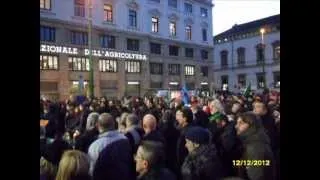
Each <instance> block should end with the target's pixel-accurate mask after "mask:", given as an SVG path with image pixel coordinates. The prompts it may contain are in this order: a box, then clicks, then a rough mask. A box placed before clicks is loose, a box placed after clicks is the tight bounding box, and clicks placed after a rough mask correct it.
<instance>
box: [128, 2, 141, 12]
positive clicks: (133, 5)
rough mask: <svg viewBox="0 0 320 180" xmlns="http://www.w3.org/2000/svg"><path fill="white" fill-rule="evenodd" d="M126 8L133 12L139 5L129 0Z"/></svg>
mask: <svg viewBox="0 0 320 180" xmlns="http://www.w3.org/2000/svg"><path fill="white" fill-rule="evenodd" d="M127 6H128V7H129V8H131V9H134V10H138V9H139V4H138V3H137V2H135V1H134V0H129V2H127Z"/></svg>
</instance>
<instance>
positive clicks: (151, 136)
mask: <svg viewBox="0 0 320 180" xmlns="http://www.w3.org/2000/svg"><path fill="white" fill-rule="evenodd" d="M142 124H143V125H142V127H143V130H144V133H145V134H144V136H143V138H142V140H143V141H144V140H149V141H158V142H161V143H162V144H163V145H164V146H165V145H166V140H165V138H164V136H163V134H162V133H161V132H160V131H159V130H158V129H157V120H156V118H155V116H154V115H152V114H146V115H145V116H144V117H143V119H142Z"/></svg>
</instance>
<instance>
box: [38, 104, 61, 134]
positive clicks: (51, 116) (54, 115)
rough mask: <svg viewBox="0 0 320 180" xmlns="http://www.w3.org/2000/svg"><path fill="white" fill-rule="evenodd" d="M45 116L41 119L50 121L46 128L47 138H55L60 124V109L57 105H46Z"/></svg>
mask: <svg viewBox="0 0 320 180" xmlns="http://www.w3.org/2000/svg"><path fill="white" fill-rule="evenodd" d="M43 112H44V113H43V115H42V116H41V117H40V119H43V120H48V124H47V126H46V127H45V128H46V137H47V138H54V135H55V133H56V130H57V124H58V118H59V113H58V107H57V106H56V105H55V104H46V105H44V110H43Z"/></svg>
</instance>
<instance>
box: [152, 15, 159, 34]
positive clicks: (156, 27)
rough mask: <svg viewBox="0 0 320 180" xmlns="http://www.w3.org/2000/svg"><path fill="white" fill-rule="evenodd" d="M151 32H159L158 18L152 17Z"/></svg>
mask: <svg viewBox="0 0 320 180" xmlns="http://www.w3.org/2000/svg"><path fill="white" fill-rule="evenodd" d="M151 20H152V27H151V28H152V29H151V30H152V32H159V18H157V17H152V19H151Z"/></svg>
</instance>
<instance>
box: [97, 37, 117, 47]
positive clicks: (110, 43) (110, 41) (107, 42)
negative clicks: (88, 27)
mask: <svg viewBox="0 0 320 180" xmlns="http://www.w3.org/2000/svg"><path fill="white" fill-rule="evenodd" d="M100 45H101V47H103V48H110V49H115V48H116V40H115V37H114V36H111V35H101V36H100Z"/></svg>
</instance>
